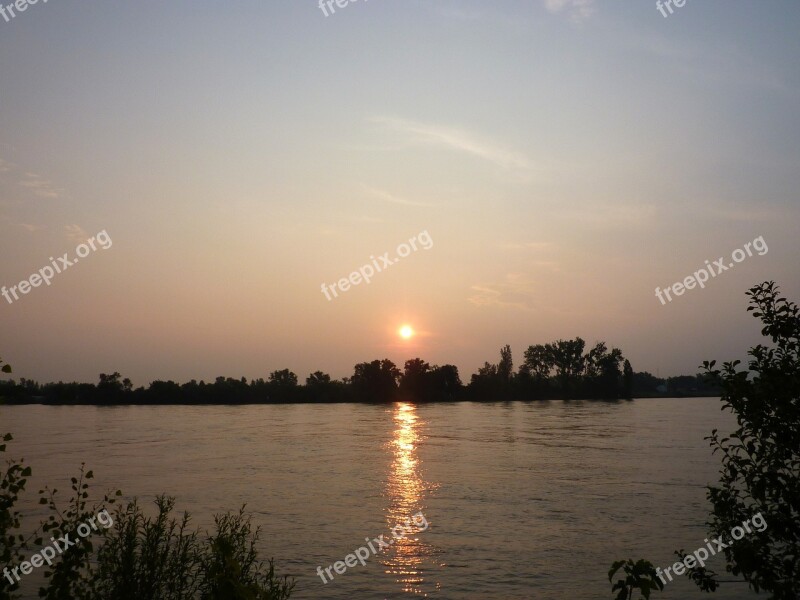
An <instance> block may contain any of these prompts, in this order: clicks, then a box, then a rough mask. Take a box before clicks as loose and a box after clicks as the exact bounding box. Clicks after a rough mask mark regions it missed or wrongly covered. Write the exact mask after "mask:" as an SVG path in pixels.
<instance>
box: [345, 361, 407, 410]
mask: <svg viewBox="0 0 800 600" xmlns="http://www.w3.org/2000/svg"><path fill="white" fill-rule="evenodd" d="M400 375H401V373H400V369H398V368H397V365H395V364H394V363H393V362H392V361H390V360H389V359H388V358H385V359H383V360H373V361H372V362H368V363H366V362H365V363H359V364H357V365H356V366H355V367H354V369H353V377H351V378H350V383H351V384H352V386H353V393H354V394H355V396H356V398H357V399H359V400H361V401H367V402H389V401H391V400H394V398H395V394H396V393H397V382H398V380H399V379H400Z"/></svg>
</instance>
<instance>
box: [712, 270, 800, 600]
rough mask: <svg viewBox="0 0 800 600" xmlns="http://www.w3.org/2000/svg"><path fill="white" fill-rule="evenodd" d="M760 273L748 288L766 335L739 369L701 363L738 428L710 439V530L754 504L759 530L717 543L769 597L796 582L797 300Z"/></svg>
mask: <svg viewBox="0 0 800 600" xmlns="http://www.w3.org/2000/svg"><path fill="white" fill-rule="evenodd" d="M779 291H780V290H779V288H778V287H777V286H776V285H775V283H774V282H771V281H768V282H765V283H762V284H761V285H758V286H755V287H753V288H751V289H750V291H748V293H747V295H748V296H750V306H749V307H748V309H747V310H748V311H750V312H752V313H753V316H754V317H757V318H759V319H760V320H761V322H762V323H763V328H762V330H761V333H762V335H764V336H766V337H768V338H769V339H770V341H771V342H772V344H771V346H770V347H767V346H765V345H761V344H759V345H758V346H756V347H755V348H753V349H751V350H750V352H749V355H750V357H751V358H750V361H749V365H748V370H747V371H739V370H737V367H738V365H739V361H735V362H726V363H724V364H723V365H722V369H715V368H714V367H715V363H714V362H710V363H705V364H704V367H705V368H706V371H707V372H708V374H709V376H710V377H711V378H712V379H713V380H714V381H715V382H717V383H718V384H719V385H720V386H721V387H722V389H723V395H722V402H723V408H724V409H728V410H731V411H732V412H733V413H734V414H735V415H736V420H737V423H738V429H737V430H736V431H734V432H733V433H732V434H730V435H729V436H727V437H723V436H720V434H719V433H718V431H717V430H714V431H713V432H712V434H711V436H710V437H709V438H707V439H709V440H710V443H711V446H712V448H713V449H714V452H715V453H719V454H720V455H721V457H722V468H721V472H720V481H719V483H718V484H717V485H715V486H711V487H710V488H709V492H708V498H709V500H710V501H711V505H712V507H713V512H712V515H711V521H710V523H709V525H710V527H711V531H712V533H713V534H714V535H723V534H727V533H728V532H729V531H731V529H732V528H733V527H735V526H736V525H738V524H740V523H741V522H742V521H744V520H745V519H748V518H750V517H751V516H752V515H754V514H756V513H759V512H761V513H762V514H763V515H764V518H765V519H766V522H767V523H768V524H769V527H768V528H767V530H766V531H764V532H763V533H759V534H754V535H748V536H747V537H745V538H744V539H742V540H739V541H738V542H735V543H734V544H731V545H729V546H728V548H725V558H726V561H727V567H726V568H727V570H728V571H729V572H731V573H733V574H734V575H738V576H741V577H742V578H743V579H744V580H745V581H747V582H748V583H749V584H750V587H751V588H753V589H754V590H756V591H759V590H763V591H766V592H770V593H771V596H770V597H771V598H772V599H774V600H789V599H791V600H796V598H797V589H798V587H800V308H798V306H797V305H796V304H795V303H794V302H790V301H788V300H787V299H786V298H783V297H781V296H780V293H779Z"/></svg>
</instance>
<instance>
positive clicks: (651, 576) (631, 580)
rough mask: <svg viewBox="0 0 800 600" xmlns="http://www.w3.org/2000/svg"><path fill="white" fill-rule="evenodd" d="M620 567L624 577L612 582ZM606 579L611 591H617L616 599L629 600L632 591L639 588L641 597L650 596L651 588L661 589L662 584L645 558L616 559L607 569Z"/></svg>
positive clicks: (631, 596) (662, 587)
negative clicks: (609, 583)
mask: <svg viewBox="0 0 800 600" xmlns="http://www.w3.org/2000/svg"><path fill="white" fill-rule="evenodd" d="M620 569H622V572H623V573H625V579H618V580H617V582H616V583H614V576H615V575H616V574H617V571H619V570H620ZM608 580H609V581H610V582H611V583H612V584H613V585H612V586H611V592H612V593H614V592H617V595H616V600H631V598H633V591H634V590H639V593H640V594H641V595H642V598H645V600H647V599H648V598H650V592H651V591H652V590H663V589H664V584H663V583H661V580H659V578H658V575H657V574H656V569H655V567H654V566H653V565H652V564H651V563H649V562H648V561H646V560H638V561H636V562H633V561H632V560H630V559H628V560H618V561H617V562H615V563H614V564H613V565H611V569H610V570H609V571H608Z"/></svg>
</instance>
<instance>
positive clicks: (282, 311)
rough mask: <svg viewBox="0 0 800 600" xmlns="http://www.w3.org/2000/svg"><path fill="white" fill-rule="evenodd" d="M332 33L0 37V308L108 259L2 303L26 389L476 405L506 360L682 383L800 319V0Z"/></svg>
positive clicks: (71, 3) (447, 12)
mask: <svg viewBox="0 0 800 600" xmlns="http://www.w3.org/2000/svg"><path fill="white" fill-rule="evenodd" d="M4 3H6V2H4ZM6 4H7V3H6ZM334 9H335V12H334V13H331V12H330V10H328V11H325V12H328V15H327V16H326V15H325V12H323V10H321V9H320V7H319V5H318V2H316V1H314V0H308V1H306V0H292V1H288V0H280V1H278V0H260V1H258V2H257V1H255V0H231V1H226V2H218V1H214V2H212V1H210V0H193V1H192V2H188V1H185V0H173V1H170V2H149V1H140V2H131V1H128V2H122V1H115V0H111V1H109V0H104V1H103V2H100V1H99V0H82V1H81V2H77V1H75V0H50V1H49V2H47V3H44V0H42V1H40V2H39V3H38V4H35V5H31V6H28V7H27V9H26V10H25V11H24V12H20V13H17V14H16V16H14V17H13V18H10V19H9V20H8V21H6V20H4V19H3V18H2V17H0V253H2V257H3V259H2V261H0V285H2V286H5V287H6V288H11V287H12V286H15V285H16V286H18V285H19V283H20V282H21V281H23V280H26V279H28V280H29V283H31V284H33V283H35V282H36V280H30V279H29V278H30V277H31V275H32V274H37V273H39V272H40V269H43V268H44V267H47V266H50V265H52V263H53V262H55V264H56V265H61V266H65V264H64V263H61V262H60V261H59V257H62V256H63V255H64V254H65V253H67V256H66V260H68V261H69V262H73V261H72V259H74V258H75V257H76V256H77V255H76V252H79V253H81V254H83V255H85V256H82V257H81V258H80V262H77V263H74V264H72V265H71V266H69V267H68V268H66V269H64V270H63V272H61V273H55V274H54V275H53V276H52V277H49V279H50V283H49V285H46V284H45V283H44V282H43V281H42V280H41V274H40V278H39V279H40V280H39V281H38V283H39V285H38V286H37V287H30V288H28V293H26V294H24V293H22V288H19V289H18V290H17V296H18V298H17V299H16V300H14V297H13V295H11V294H9V297H10V298H11V299H12V300H13V301H12V302H10V303H9V302H8V301H7V299H4V298H3V297H0V357H2V359H3V360H4V361H7V362H9V363H11V364H12V365H13V367H14V371H15V377H17V378H18V377H25V378H29V379H36V380H39V381H42V382H45V381H58V380H64V381H96V380H97V375H98V374H99V373H111V372H113V371H119V372H120V373H122V374H123V376H125V377H130V378H131V379H132V380H133V382H134V384H135V385H137V386H138V385H147V384H148V383H149V382H150V381H152V380H156V379H172V380H175V381H178V382H183V381H188V380H191V379H197V380H201V379H204V380H206V381H209V380H213V379H214V378H215V377H216V376H218V375H224V376H231V377H241V376H245V377H247V378H248V379H252V378H258V377H264V378H266V377H267V376H268V375H269V373H270V372H272V371H274V370H277V369H283V368H289V369H291V370H293V371H294V372H296V373H297V374H298V376H299V377H300V379H301V380H304V379H305V377H306V376H307V375H308V374H309V373H310V372H312V371H316V370H322V371H325V372H327V373H330V374H331V375H332V376H333V377H334V378H340V377H343V376H348V375H350V374H352V368H353V365H354V364H356V363H358V362H363V361H369V360H373V359H376V358H384V357H387V358H390V359H391V360H393V361H395V362H396V363H397V364H399V365H402V363H403V362H404V361H405V360H407V359H409V358H414V357H417V356H419V357H421V358H423V359H425V360H427V361H428V362H430V363H431V364H455V365H457V366H458V367H459V369H460V371H461V376H462V379H463V380H464V381H465V382H467V381H468V380H469V375H470V374H471V373H473V372H475V371H476V370H477V368H478V367H480V366H482V365H483V363H484V362H485V361H490V362H497V360H498V359H499V349H500V348H501V347H502V346H503V345H505V344H510V345H511V347H512V351H513V353H514V359H515V366H518V365H519V363H520V361H521V360H522V354H523V351H524V349H525V348H527V347H528V346H529V345H532V344H537V343H546V342H549V341H553V340H556V339H560V338H563V339H567V338H573V337H575V336H580V337H582V338H584V339H585V340H586V341H587V343H588V344H593V343H594V342H596V341H599V340H604V341H606V342H607V343H608V345H609V346H616V347H619V348H621V349H622V351H623V354H624V355H625V356H626V357H627V358H629V359H630V361H631V363H632V364H633V367H634V369H635V370H637V371H650V372H651V373H653V374H658V375H660V376H662V377H664V376H670V375H678V374H686V373H695V372H697V370H698V369H697V367H698V365H699V364H700V363H701V362H702V361H704V360H711V359H717V360H719V361H722V360H728V359H736V358H745V353H746V350H747V348H749V347H751V346H753V345H755V344H756V343H759V342H760V341H761V340H762V338H761V336H760V333H759V332H760V326H759V323H758V322H757V321H756V320H755V319H754V318H753V317H752V316H750V315H749V314H748V313H747V312H746V311H745V309H746V306H747V297H746V296H745V292H746V290H747V289H748V288H749V287H751V286H753V285H755V284H757V283H759V282H762V281H765V280H775V281H777V282H778V283H779V284H780V285H781V287H782V289H783V291H784V293H785V294H786V295H787V296H788V297H789V298H793V299H795V300H798V301H800V283H799V282H798V279H797V273H798V266H797V265H798V262H797V257H798V256H799V255H800V237H799V236H798V235H797V230H798V224H799V223H800V206H799V203H798V197H797V194H798V190H799V189H800V185H799V184H800V169H798V166H799V165H800V113H798V110H797V107H798V105H799V101H800V67H799V66H798V65H800V37H798V36H797V31H798V28H799V27H800V4H798V3H797V2H796V1H794V0H785V1H777V0H776V1H772V0H764V1H755V0H751V1H740V0H703V2H700V1H698V0H687V2H686V4H685V6H683V7H681V8H677V7H673V9H674V10H673V14H671V15H670V14H669V13H668V12H667V15H668V16H667V17H664V16H662V13H661V12H660V11H659V9H658V8H657V6H656V3H655V2H650V1H641V2H639V1H637V2H622V1H612V0H541V1H540V0H525V1H523V0H499V1H498V0H493V1H492V2H485V1H484V2H478V1H473V0H464V1H455V0H437V1H429V2H423V1H421V0H403V1H400V0H371V1H367V0H356V1H353V2H351V3H349V4H345V5H344V7H337V6H336V5H335V4H334ZM101 232H105V233H104V234H101V235H100V236H98V235H97V234H98V233H101ZM418 236H420V237H418ZM91 237H95V238H96V239H97V240H98V241H96V242H95V247H96V250H94V251H92V250H91V249H90V247H89V246H83V247H81V248H79V244H81V243H84V242H85V241H86V240H87V239H88V238H91ZM759 237H761V238H762V239H763V241H764V245H763V246H762V245H758V247H759V248H762V247H766V248H768V250H767V251H766V252H763V254H759V253H757V252H753V255H752V256H747V257H746V258H745V259H744V260H742V261H741V262H740V263H738V264H736V265H735V267H734V268H729V269H728V270H726V271H725V272H721V273H719V275H717V276H715V277H713V278H711V279H710V280H709V282H708V283H706V284H705V287H704V288H703V289H701V288H699V287H695V288H694V289H691V290H686V291H685V293H683V294H682V295H681V296H679V297H678V296H674V297H673V298H672V301H669V302H665V303H664V304H662V302H661V301H660V300H659V299H658V298H657V297H656V294H655V293H654V292H655V289H656V288H657V287H660V288H661V289H662V290H663V289H664V288H670V287H671V286H672V285H673V284H674V283H676V282H681V281H684V279H685V278H686V277H687V276H689V275H692V273H694V272H695V271H698V270H699V269H701V268H703V267H705V261H706V260H708V261H709V262H714V261H716V260H717V259H718V258H719V257H724V258H725V260H724V262H723V264H729V263H730V262H731V261H730V257H731V253H732V252H733V251H734V250H735V249H737V248H744V246H745V244H747V243H748V242H749V243H752V242H753V240H755V239H756V238H759ZM412 238H413V239H415V240H417V241H418V243H417V250H410V251H409V252H408V256H405V257H404V258H402V259H400V260H397V261H396V262H395V263H394V264H392V265H391V267H390V268H389V267H385V268H384V269H383V270H381V271H380V272H377V271H376V273H375V274H374V275H373V276H372V277H371V281H370V282H369V283H366V282H364V281H363V280H362V281H361V282H360V283H359V284H357V285H352V284H351V286H350V287H349V289H347V290H340V291H339V292H338V295H337V296H335V297H334V296H333V295H332V294H331V293H330V292H328V294H327V296H330V299H327V297H326V293H325V292H324V291H323V289H322V284H323V283H324V284H332V283H335V282H339V280H341V279H343V278H348V277H350V274H351V273H352V272H353V271H357V270H358V269H359V268H361V267H362V266H363V265H371V264H377V265H378V266H380V264H381V262H380V260H379V258H378V257H380V256H382V255H385V253H387V252H388V253H389V255H388V256H389V258H390V260H391V259H392V257H395V258H396V257H397V248H398V246H400V245H401V244H403V243H407V242H408V240H410V239H412ZM423 238H424V239H425V240H430V242H431V243H430V244H427V243H425V244H424V246H427V249H426V248H424V247H423V244H422V243H421V242H420V241H419V240H421V239H423ZM106 239H107V240H110V242H111V243H110V245H108V244H103V245H101V244H100V243H99V240H106ZM757 244H761V243H760V242H758V243H757ZM106 245H108V247H107V249H104V246H106ZM409 248H410V247H409ZM401 252H405V247H403V249H402V250H401ZM50 257H53V258H52V259H51V258H50ZM371 257H374V258H371ZM373 260H374V261H376V262H374V263H373ZM53 270H55V269H54V268H53ZM366 274H367V275H368V274H369V272H368V271H366ZM44 275H49V273H48V271H47V270H45V271H44ZM357 279H358V278H355V280H357ZM24 287H25V286H23V288H24ZM344 287H347V285H346V284H345V286H344ZM328 289H329V288H328ZM404 324H408V325H410V326H411V327H412V328H413V329H414V331H415V332H416V333H415V335H414V336H413V337H411V338H410V339H408V340H404V339H402V338H401V337H399V336H398V334H397V331H398V329H399V328H400V326H401V325H404Z"/></svg>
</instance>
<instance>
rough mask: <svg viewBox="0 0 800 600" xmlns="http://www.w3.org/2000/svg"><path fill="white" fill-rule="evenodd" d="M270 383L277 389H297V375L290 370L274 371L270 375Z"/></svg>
mask: <svg viewBox="0 0 800 600" xmlns="http://www.w3.org/2000/svg"><path fill="white" fill-rule="evenodd" d="M269 382H270V384H272V385H273V386H277V387H296V386H297V375H295V374H294V373H292V372H291V371H290V370H289V369H282V370H280V371H273V372H272V373H270V374H269Z"/></svg>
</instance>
